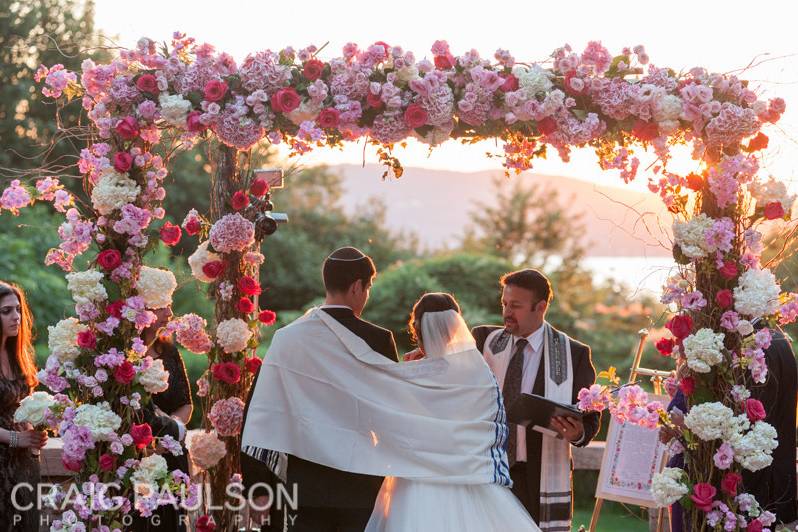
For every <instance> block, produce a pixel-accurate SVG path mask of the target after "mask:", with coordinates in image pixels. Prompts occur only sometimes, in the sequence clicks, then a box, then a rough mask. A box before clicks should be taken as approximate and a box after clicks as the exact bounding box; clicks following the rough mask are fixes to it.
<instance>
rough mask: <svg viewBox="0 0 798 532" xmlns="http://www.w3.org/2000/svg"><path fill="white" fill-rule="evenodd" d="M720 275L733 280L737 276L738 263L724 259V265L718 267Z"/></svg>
mask: <svg viewBox="0 0 798 532" xmlns="http://www.w3.org/2000/svg"><path fill="white" fill-rule="evenodd" d="M718 271H719V272H720V275H721V276H722V277H723V278H724V279H727V280H732V279H734V278H735V277H737V273H738V270H737V264H736V263H735V262H734V261H733V260H725V261H723V266H721V267H720V268H718Z"/></svg>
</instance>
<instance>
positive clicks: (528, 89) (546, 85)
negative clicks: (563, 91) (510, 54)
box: [513, 65, 553, 100]
mask: <svg viewBox="0 0 798 532" xmlns="http://www.w3.org/2000/svg"><path fill="white" fill-rule="evenodd" d="M513 73H514V74H515V77H517V78H518V90H519V91H521V92H523V94H524V96H525V97H526V99H527V100H532V99H535V97H536V96H537V95H538V94H541V93H546V92H548V91H549V90H550V89H551V87H552V86H553V84H552V82H551V77H552V75H553V74H552V73H551V72H549V71H547V70H545V69H543V68H541V67H540V66H538V65H532V66H531V67H526V66H520V65H519V66H517V67H516V68H515V70H514V72H513Z"/></svg>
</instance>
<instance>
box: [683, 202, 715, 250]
mask: <svg viewBox="0 0 798 532" xmlns="http://www.w3.org/2000/svg"><path fill="white" fill-rule="evenodd" d="M713 223H714V220H713V219H712V218H710V217H709V216H707V215H706V214H704V213H703V212H702V213H701V214H699V215H698V216H696V217H694V218H692V219H690V220H688V221H686V222H680V221H678V220H676V221H674V222H673V238H674V239H675V240H676V244H678V246H679V249H681V250H682V253H684V254H685V255H686V256H687V257H689V258H691V259H700V258H703V257H706V256H707V253H708V252H710V251H713V250H711V249H709V248H710V246H709V244H708V243H707V239H706V237H705V236H704V235H705V234H706V232H707V230H709V229H710V228H711V227H712V224H713Z"/></svg>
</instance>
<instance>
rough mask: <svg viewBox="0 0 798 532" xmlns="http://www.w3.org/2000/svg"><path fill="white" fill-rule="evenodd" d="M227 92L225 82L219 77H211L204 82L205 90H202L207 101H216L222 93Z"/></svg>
mask: <svg viewBox="0 0 798 532" xmlns="http://www.w3.org/2000/svg"><path fill="white" fill-rule="evenodd" d="M225 94H227V83H226V82H224V81H222V80H219V79H212V80H210V81H209V82H208V83H206V84H205V90H204V91H203V96H204V97H205V99H206V100H207V101H209V102H218V101H219V100H221V99H222V98H224V95H225Z"/></svg>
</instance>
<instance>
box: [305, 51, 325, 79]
mask: <svg viewBox="0 0 798 532" xmlns="http://www.w3.org/2000/svg"><path fill="white" fill-rule="evenodd" d="M322 72H324V63H322V62H321V61H319V60H318V59H316V58H315V57H314V58H313V59H309V60H308V61H307V62H305V65H304V67H303V69H302V75H303V76H305V79H306V80H308V81H316V80H317V79H319V78H320V77H321V74H322Z"/></svg>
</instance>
